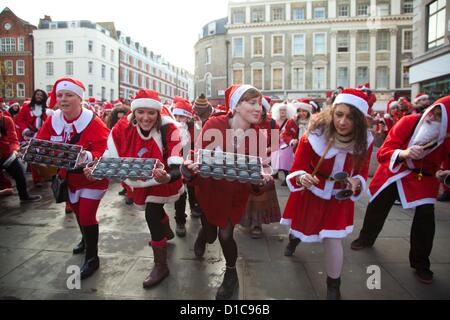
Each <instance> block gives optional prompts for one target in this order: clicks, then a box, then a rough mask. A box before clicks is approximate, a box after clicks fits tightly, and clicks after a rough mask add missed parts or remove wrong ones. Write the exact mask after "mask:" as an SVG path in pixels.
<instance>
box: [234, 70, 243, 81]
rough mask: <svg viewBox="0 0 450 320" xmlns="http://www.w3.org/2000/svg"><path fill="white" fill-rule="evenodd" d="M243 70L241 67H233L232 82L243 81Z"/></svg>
mask: <svg viewBox="0 0 450 320" xmlns="http://www.w3.org/2000/svg"><path fill="white" fill-rule="evenodd" d="M243 73H244V72H243V70H242V69H234V70H233V84H242V83H243Z"/></svg>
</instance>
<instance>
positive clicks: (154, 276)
mask: <svg viewBox="0 0 450 320" xmlns="http://www.w3.org/2000/svg"><path fill="white" fill-rule="evenodd" d="M152 248H153V256H154V261H155V265H154V267H153V269H152V271H151V272H150V274H149V275H148V276H147V278H145V280H144V282H143V283H142V285H143V287H144V288H151V287H154V286H156V285H157V284H158V283H160V282H161V281H163V280H164V278H166V277H167V276H168V275H169V268H168V266H167V245H165V246H162V247H152Z"/></svg>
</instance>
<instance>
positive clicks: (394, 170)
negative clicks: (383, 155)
mask: <svg viewBox="0 0 450 320" xmlns="http://www.w3.org/2000/svg"><path fill="white" fill-rule="evenodd" d="M401 151H402V150H400V149H397V150H395V151H394V153H393V154H392V156H391V161H389V170H391V172H392V173H397V172H398V171H399V170H400V168H401V167H402V162H399V164H398V165H397V166H396V167H394V166H395V162H396V161H397V158H398V155H399V153H400V152H401Z"/></svg>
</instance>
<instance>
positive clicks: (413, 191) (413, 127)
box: [352, 96, 450, 283]
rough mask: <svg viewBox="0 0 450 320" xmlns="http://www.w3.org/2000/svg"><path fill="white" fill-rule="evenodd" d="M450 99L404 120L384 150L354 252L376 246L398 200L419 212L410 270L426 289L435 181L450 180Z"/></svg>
mask: <svg viewBox="0 0 450 320" xmlns="http://www.w3.org/2000/svg"><path fill="white" fill-rule="evenodd" d="M449 115H450V96H447V97H444V98H441V99H439V100H437V101H436V102H435V103H434V104H433V105H432V106H431V107H429V108H428V109H426V111H425V112H424V113H423V114H421V113H420V112H417V113H415V114H412V115H408V116H405V117H403V118H402V119H401V120H400V121H399V122H398V123H397V124H396V125H395V126H394V127H393V128H392V130H391V131H390V132H389V134H388V136H387V138H386V140H385V142H384V143H383V145H382V146H381V147H380V149H379V151H378V154H377V159H378V162H379V166H378V169H377V171H376V172H375V175H374V177H373V179H372V181H371V183H370V186H369V191H368V192H369V196H370V200H369V201H370V203H369V205H368V207H367V210H366V215H365V218H364V224H363V227H362V229H361V232H360V235H359V237H358V239H356V240H354V241H353V242H352V249H353V250H361V249H364V248H367V247H371V246H373V245H374V243H375V240H376V238H377V236H378V234H379V233H380V231H381V229H382V228H383V224H384V221H385V220H386V218H387V215H388V214H389V211H390V209H391V207H392V205H393V203H394V201H395V200H396V199H398V198H399V199H400V201H401V204H402V206H403V208H405V209H411V208H414V209H415V214H414V219H413V223H412V226H411V242H410V243H411V249H410V252H409V260H410V265H411V267H412V268H414V269H415V270H416V271H415V274H416V277H417V278H418V280H419V281H421V282H423V283H431V282H432V280H433V272H432V271H431V269H430V259H429V256H430V254H431V250H432V247H433V238H434V231H435V221H434V203H435V202H436V197H437V195H438V192H439V181H438V180H437V179H436V178H439V177H442V176H444V175H448V174H449V173H450V171H449V170H448V169H450V168H449V167H448V166H447V167H446V168H445V169H447V170H446V171H445V170H441V165H442V163H443V162H444V161H448V158H449V156H450V139H449V137H450V125H449V124H450V122H449Z"/></svg>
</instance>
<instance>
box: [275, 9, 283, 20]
mask: <svg viewBox="0 0 450 320" xmlns="http://www.w3.org/2000/svg"><path fill="white" fill-rule="evenodd" d="M283 20H284V7H272V21H283Z"/></svg>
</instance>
